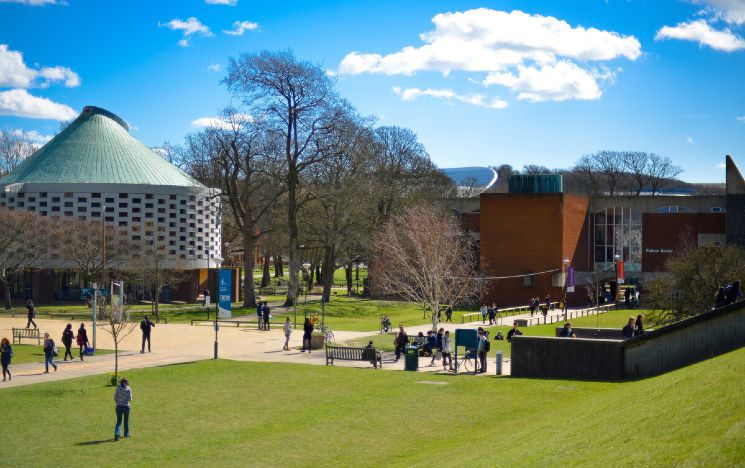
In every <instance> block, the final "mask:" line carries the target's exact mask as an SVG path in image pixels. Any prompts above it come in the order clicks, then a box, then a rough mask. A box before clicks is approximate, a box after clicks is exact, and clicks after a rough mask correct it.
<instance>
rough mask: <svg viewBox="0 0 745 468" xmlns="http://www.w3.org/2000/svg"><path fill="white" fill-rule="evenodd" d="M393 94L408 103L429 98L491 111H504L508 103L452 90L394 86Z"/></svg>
mask: <svg viewBox="0 0 745 468" xmlns="http://www.w3.org/2000/svg"><path fill="white" fill-rule="evenodd" d="M393 92H394V93H396V94H397V95H398V96H401V100H402V101H406V102H408V101H413V100H415V99H417V98H419V97H420V96H429V97H433V98H438V99H445V100H449V101H460V102H465V103H466V104H472V105H474V106H479V107H487V108H490V109H504V108H505V107H507V102H505V101H503V100H501V99H499V98H493V99H491V100H490V99H487V98H486V97H485V96H484V95H482V94H465V95H464V94H458V93H456V92H455V91H453V90H452V89H448V88H439V89H438V88H427V89H419V88H406V89H402V88H400V87H399V86H394V87H393Z"/></svg>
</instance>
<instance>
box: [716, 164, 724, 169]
mask: <svg viewBox="0 0 745 468" xmlns="http://www.w3.org/2000/svg"><path fill="white" fill-rule="evenodd" d="M714 167H716V168H718V169H725V168H726V167H727V165H726V164H724V163H719V164H717V165H716V166H714Z"/></svg>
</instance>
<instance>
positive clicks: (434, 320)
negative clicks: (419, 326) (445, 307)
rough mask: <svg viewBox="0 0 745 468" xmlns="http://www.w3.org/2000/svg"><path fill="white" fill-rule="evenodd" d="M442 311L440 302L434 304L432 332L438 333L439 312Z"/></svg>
mask: <svg viewBox="0 0 745 468" xmlns="http://www.w3.org/2000/svg"><path fill="white" fill-rule="evenodd" d="M439 311H440V304H432V333H437V325H438V323H439V322H438V320H437V314H438V312H439Z"/></svg>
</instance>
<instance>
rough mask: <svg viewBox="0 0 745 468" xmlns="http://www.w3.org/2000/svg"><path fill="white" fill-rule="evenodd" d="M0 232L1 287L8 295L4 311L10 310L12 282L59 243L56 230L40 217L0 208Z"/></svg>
mask: <svg viewBox="0 0 745 468" xmlns="http://www.w3.org/2000/svg"><path fill="white" fill-rule="evenodd" d="M0 233H2V235H0V285H2V287H3V290H4V292H5V308H6V309H10V308H11V307H12V301H11V299H10V283H11V281H13V280H14V279H15V278H16V277H17V276H18V275H19V274H21V273H23V271H24V270H26V269H29V268H32V267H34V266H36V265H37V263H38V261H39V259H41V258H42V257H44V256H45V255H46V254H47V252H48V248H49V246H51V245H54V244H55V243H56V240H55V239H56V236H57V231H56V230H55V226H54V225H52V224H51V223H50V222H49V221H48V220H47V219H46V218H42V217H41V216H39V215H38V214H35V213H30V212H26V211H11V210H7V209H5V208H0Z"/></svg>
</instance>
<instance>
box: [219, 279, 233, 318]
mask: <svg viewBox="0 0 745 468" xmlns="http://www.w3.org/2000/svg"><path fill="white" fill-rule="evenodd" d="M232 273H233V271H232V270H218V291H217V310H218V314H219V317H220V319H223V320H224V319H230V318H232V310H233V303H232V301H231V300H230V299H231V297H230V296H231V295H230V292H231V289H232V283H233V276H232Z"/></svg>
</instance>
